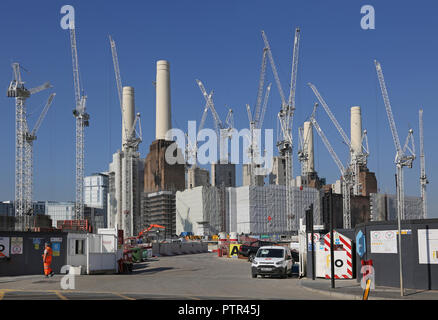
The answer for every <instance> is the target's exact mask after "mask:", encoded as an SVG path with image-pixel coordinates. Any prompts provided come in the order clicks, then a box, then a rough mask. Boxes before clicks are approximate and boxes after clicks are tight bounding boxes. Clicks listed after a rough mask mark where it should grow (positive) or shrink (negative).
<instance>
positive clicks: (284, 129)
mask: <svg viewBox="0 0 438 320" xmlns="http://www.w3.org/2000/svg"><path fill="white" fill-rule="evenodd" d="M300 32H301V30H300V28H296V29H295V37H294V46H293V57H292V71H291V81H290V91H289V98H288V100H287V101H286V98H285V95H284V92H283V88H282V86H281V82H280V78H279V76H278V72H277V68H276V66H275V62H274V58H273V56H272V52H271V47H270V45H269V42H268V39H267V36H266V34H265V32H264V31H262V38H263V41H264V44H265V48H266V49H267V55H268V58H269V62H270V64H271V69H272V73H273V75H274V79H275V82H276V84H277V89H278V92H279V94H280V98H281V110H280V112H279V113H278V120H279V123H280V128H281V131H280V135H279V139H278V141H277V147H278V150H279V153H280V156H282V157H283V158H284V159H285V166H286V168H285V178H286V212H287V230H288V231H292V230H297V229H298V226H297V221H296V220H297V219H296V213H295V210H294V194H293V192H292V182H293V135H292V125H293V116H294V112H295V94H296V79H297V71H298V56H299V44H300Z"/></svg>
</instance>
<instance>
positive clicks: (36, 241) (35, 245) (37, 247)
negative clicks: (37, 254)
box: [32, 238, 41, 250]
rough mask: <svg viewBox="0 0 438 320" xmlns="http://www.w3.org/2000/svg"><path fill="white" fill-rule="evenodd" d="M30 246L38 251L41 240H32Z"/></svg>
mask: <svg viewBox="0 0 438 320" xmlns="http://www.w3.org/2000/svg"><path fill="white" fill-rule="evenodd" d="M32 244H33V247H34V249H35V250H39V248H40V244H41V238H32Z"/></svg>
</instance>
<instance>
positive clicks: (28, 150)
mask: <svg viewBox="0 0 438 320" xmlns="http://www.w3.org/2000/svg"><path fill="white" fill-rule="evenodd" d="M55 96H56V93H52V94H51V95H50V96H49V99H48V100H47V103H46V105H45V106H44V108H43V110H42V111H41V114H40V116H39V118H38V120H37V122H36V123H35V126H34V128H33V129H32V131H31V132H28V131H26V132H25V139H26V144H25V159H26V160H25V162H26V189H27V192H26V202H27V203H29V204H30V207H32V199H33V142H34V141H35V140H36V139H37V135H36V134H37V132H38V130H39V128H40V126H41V124H42V122H43V120H44V118H45V116H46V114H47V111H49V108H50V106H51V105H52V102H53V98H54V97H55Z"/></svg>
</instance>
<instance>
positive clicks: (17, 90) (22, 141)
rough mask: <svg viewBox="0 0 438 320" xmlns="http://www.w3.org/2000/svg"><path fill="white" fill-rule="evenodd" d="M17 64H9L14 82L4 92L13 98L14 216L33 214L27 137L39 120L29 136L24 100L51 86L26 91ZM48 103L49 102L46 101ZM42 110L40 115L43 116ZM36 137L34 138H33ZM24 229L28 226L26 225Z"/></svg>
mask: <svg viewBox="0 0 438 320" xmlns="http://www.w3.org/2000/svg"><path fill="white" fill-rule="evenodd" d="M21 68H22V67H21V66H20V64H19V63H13V64H12V70H13V79H12V81H11V82H10V84H9V87H8V90H7V97H9V98H15V136H16V138H15V139H16V140H15V203H14V205H15V213H16V216H23V215H30V214H32V194H33V189H32V188H33V149H32V145H31V144H30V143H29V140H28V138H29V137H30V136H31V134H34V136H35V134H36V131H37V130H38V128H39V126H40V125H41V121H42V118H44V115H43V116H42V117H41V116H40V119H39V120H38V121H37V127H36V129H34V130H33V131H32V133H29V127H28V123H27V112H26V99H28V98H29V97H30V96H31V95H33V94H35V93H38V92H41V91H43V90H45V89H47V88H50V87H51V85H50V83H49V82H46V83H44V84H43V85H40V86H38V87H35V88H32V89H27V88H26V87H25V86H24V82H23V81H22V78H21V72H20V69H21ZM49 100H50V99H49ZM44 112H45V111H44V110H43V113H42V114H44ZM35 138H36V136H35ZM26 227H28V226H27V225H26Z"/></svg>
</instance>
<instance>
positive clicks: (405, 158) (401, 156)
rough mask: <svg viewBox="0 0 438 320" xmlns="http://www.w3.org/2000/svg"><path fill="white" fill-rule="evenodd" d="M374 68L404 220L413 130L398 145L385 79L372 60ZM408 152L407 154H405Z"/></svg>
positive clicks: (399, 205) (401, 215)
mask: <svg viewBox="0 0 438 320" xmlns="http://www.w3.org/2000/svg"><path fill="white" fill-rule="evenodd" d="M374 64H375V66H376V71H377V76H378V79H379V83H380V89H381V91H382V97H383V101H384V103H385V108H386V114H387V116H388V121H389V127H390V129H391V133H392V139H393V142H394V146H395V150H396V156H395V160H394V162H395V165H396V167H397V214H398V216H399V218H400V219H405V218H406V217H405V210H404V209H405V207H404V179H403V168H404V167H408V168H412V163H413V161H414V159H415V145H414V139H413V130H412V129H410V130H409V133H408V136H407V137H406V142H405V145H404V147H403V148H402V146H401V144H400V139H399V137H398V133H397V128H396V125H395V121H394V116H393V114H392V108H391V103H390V101H389V96H388V91H387V89H386V84H385V79H384V77H383V70H382V66H381V65H380V63H379V62H378V61H377V60H374ZM409 142H410V143H411V145H410V146H409ZM406 151H409V154H406Z"/></svg>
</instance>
